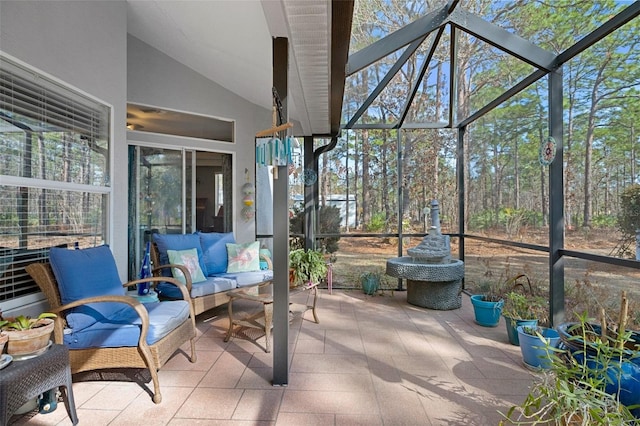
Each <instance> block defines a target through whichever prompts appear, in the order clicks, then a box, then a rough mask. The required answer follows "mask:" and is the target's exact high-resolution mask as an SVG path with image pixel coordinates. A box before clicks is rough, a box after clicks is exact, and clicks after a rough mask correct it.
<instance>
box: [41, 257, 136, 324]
mask: <svg viewBox="0 0 640 426" xmlns="http://www.w3.org/2000/svg"><path fill="white" fill-rule="evenodd" d="M49 260H50V262H51V269H53V274H54V275H55V277H56V281H57V282H58V288H59V290H60V299H61V301H62V303H63V304H67V303H70V302H74V301H76V300H80V299H84V298H86V297H93V296H104V295H118V296H123V295H124V294H125V289H124V287H123V286H122V282H121V281H120V277H119V276H118V269H117V267H116V262H115V260H114V258H113V254H112V253H111V249H110V248H109V246H106V245H102V246H98V247H92V248H87V249H83V250H69V249H66V248H57V247H52V248H51V251H50V252H49ZM125 306H126V305H123V304H122V303H112V302H104V303H91V304H88V305H84V306H80V307H77V308H73V309H72V310H70V311H69V312H68V313H67V317H66V319H67V323H68V324H69V327H71V328H74V329H77V330H82V329H84V328H86V327H89V326H91V325H93V324H94V323H96V322H97V321H101V320H104V319H105V318H112V317H113V316H114V314H116V313H117V312H119V311H120V310H122V309H123V308H124V307H125Z"/></svg>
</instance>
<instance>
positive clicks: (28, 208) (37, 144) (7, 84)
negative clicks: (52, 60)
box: [0, 55, 110, 306]
mask: <svg viewBox="0 0 640 426" xmlns="http://www.w3.org/2000/svg"><path fill="white" fill-rule="evenodd" d="M109 121H110V108H109V107H108V106H107V105H104V104H102V103H100V102H99V101H96V100H94V99H91V98H89V97H88V96H86V95H84V94H82V93H80V92H78V91H76V90H73V89H71V88H69V87H66V86H64V85H63V84H62V83H59V82H57V81H54V80H52V79H50V78H48V77H46V76H44V75H41V74H40V73H38V72H36V71H34V70H31V69H29V68H27V67H24V66H22V65H20V64H18V63H15V62H13V61H11V60H10V59H8V58H5V57H4V56H2V55H0V182H3V180H2V177H3V176H4V177H8V178H10V179H4V184H2V185H0V200H2V202H0V302H2V301H7V300H13V299H17V298H20V297H21V296H25V295H30V294H34V293H37V292H38V291H39V289H38V287H37V285H36V284H35V282H33V280H32V279H31V277H30V276H29V274H28V273H27V272H26V271H25V267H26V266H27V265H29V264H30V263H33V262H44V261H47V260H48V258H49V251H50V249H51V248H52V247H70V248H73V247H80V248H84V247H93V246H96V245H100V244H104V243H105V234H106V229H107V225H106V222H107V217H108V210H109V209H108V203H109V192H108V191H105V187H109V186H110V184H109V156H110V151H109V148H110V146H109V142H110V135H109V131H110V123H109ZM70 184H75V185H70ZM93 187H95V188H96V190H95V191H93V189H92V188H93ZM87 188H88V189H87ZM17 305H18V306H19V305H20V303H17Z"/></svg>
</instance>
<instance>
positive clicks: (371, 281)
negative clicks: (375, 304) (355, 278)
mask: <svg viewBox="0 0 640 426" xmlns="http://www.w3.org/2000/svg"><path fill="white" fill-rule="evenodd" d="M361 283H362V291H364V294H368V295H372V294H375V292H376V291H378V288H379V287H380V280H379V279H378V278H377V277H362V279H361Z"/></svg>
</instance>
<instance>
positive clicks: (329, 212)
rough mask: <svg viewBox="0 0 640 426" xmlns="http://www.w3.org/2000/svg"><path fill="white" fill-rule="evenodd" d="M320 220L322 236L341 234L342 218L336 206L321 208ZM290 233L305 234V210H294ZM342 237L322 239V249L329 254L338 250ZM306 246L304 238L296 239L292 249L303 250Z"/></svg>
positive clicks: (292, 242) (291, 243)
mask: <svg viewBox="0 0 640 426" xmlns="http://www.w3.org/2000/svg"><path fill="white" fill-rule="evenodd" d="M318 215H319V219H320V229H319V230H318V232H319V233H320V234H337V233H339V232H340V224H341V222H342V220H341V219H342V218H341V216H340V209H339V208H338V207H335V206H320V209H318ZM289 232H291V234H304V209H299V210H298V209H296V210H294V215H293V217H292V218H291V219H290V220H289ZM339 239H340V237H327V238H323V239H322V248H323V249H324V250H325V251H326V252H327V253H333V252H335V251H337V250H338V240H339ZM303 245H304V242H303V238H301V237H294V238H292V241H291V242H290V244H289V246H290V247H291V248H301V247H302V246H303Z"/></svg>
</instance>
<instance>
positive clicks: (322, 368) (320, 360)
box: [290, 354, 369, 374]
mask: <svg viewBox="0 0 640 426" xmlns="http://www.w3.org/2000/svg"><path fill="white" fill-rule="evenodd" d="M290 371H291V372H295V373H357V374H368V372H369V371H368V365H367V358H366V357H365V356H364V355H362V354H350V355H344V354H328V355H319V354H295V355H294V357H293V360H292V362H291V366H290Z"/></svg>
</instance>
